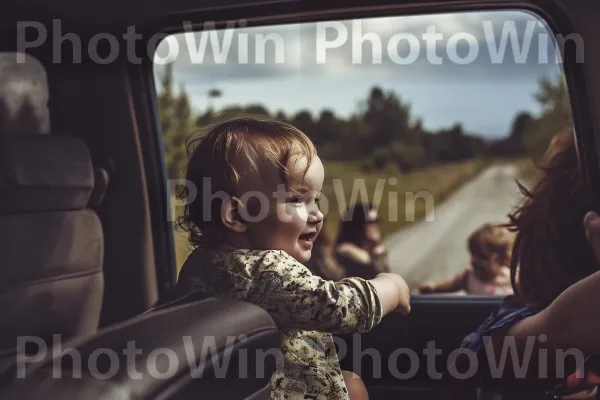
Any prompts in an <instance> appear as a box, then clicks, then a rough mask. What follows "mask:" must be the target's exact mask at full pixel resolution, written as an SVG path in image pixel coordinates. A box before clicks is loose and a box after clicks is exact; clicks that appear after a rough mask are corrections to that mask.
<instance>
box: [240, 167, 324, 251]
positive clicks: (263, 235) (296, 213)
mask: <svg viewBox="0 0 600 400" xmlns="http://www.w3.org/2000/svg"><path fill="white" fill-rule="evenodd" d="M306 165H307V161H306V159H305V158H300V159H296V160H292V162H290V165H288V168H289V171H290V185H289V187H288V189H287V190H282V191H281V193H278V194H277V195H276V196H274V195H273V193H272V192H271V193H268V198H269V199H270V202H269V210H268V213H267V214H266V217H265V218H263V219H260V220H259V221H257V222H253V223H251V224H249V225H248V231H247V240H248V242H249V243H250V244H251V245H252V246H253V247H254V248H257V249H264V250H283V251H285V252H286V253H288V254H289V255H290V256H292V257H294V258H295V259H296V260H298V261H299V262H301V263H304V262H307V261H308V260H310V258H311V253H312V248H313V242H314V239H315V238H316V237H317V235H318V234H319V232H320V231H321V228H322V227H323V214H322V212H321V210H320V209H319V204H318V201H319V200H318V197H319V195H320V192H321V189H322V187H323V180H324V176H325V171H324V169H323V164H322V163H321V160H320V159H319V158H318V157H314V158H313V159H312V163H311V165H310V166H309V168H308V170H306V174H305V175H304V177H303V174H304V171H305V168H306ZM303 178H304V179H303Z"/></svg>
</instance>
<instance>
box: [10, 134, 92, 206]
mask: <svg viewBox="0 0 600 400" xmlns="http://www.w3.org/2000/svg"><path fill="white" fill-rule="evenodd" d="M100 175H102V174H100ZM93 189H94V170H93V166H92V159H91V156H90V153H89V150H88V148H87V146H86V145H85V143H84V142H83V141H82V140H81V139H79V138H76V137H71V136H61V135H39V134H35V135H22V134H21V135H0V213H18V212H36V211H64V210H77V209H83V208H86V206H87V205H88V202H89V201H90V197H91V194H92V191H93ZM101 197H102V196H100V198H99V199H101ZM99 199H96V201H98V200H99Z"/></svg>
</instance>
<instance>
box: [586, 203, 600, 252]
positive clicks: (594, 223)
mask: <svg viewBox="0 0 600 400" xmlns="http://www.w3.org/2000/svg"><path fill="white" fill-rule="evenodd" d="M583 227H584V229H585V236H586V237H587V240H588V242H590V245H592V249H594V253H596V259H598V261H599V262H600V217H599V216H598V214H596V213H595V212H593V211H591V212H589V213H587V214H586V216H585V218H584V219H583Z"/></svg>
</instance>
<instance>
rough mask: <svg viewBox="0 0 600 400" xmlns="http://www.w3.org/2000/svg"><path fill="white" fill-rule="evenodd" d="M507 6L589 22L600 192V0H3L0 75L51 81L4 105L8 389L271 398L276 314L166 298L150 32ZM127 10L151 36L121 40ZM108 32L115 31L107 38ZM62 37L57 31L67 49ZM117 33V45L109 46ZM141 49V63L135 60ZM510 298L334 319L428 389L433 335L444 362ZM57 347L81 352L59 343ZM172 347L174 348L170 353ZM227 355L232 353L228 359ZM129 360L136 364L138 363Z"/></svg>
mask: <svg viewBox="0 0 600 400" xmlns="http://www.w3.org/2000/svg"><path fill="white" fill-rule="evenodd" d="M503 9H518V10H522V11H526V12H531V13H534V14H535V15H536V16H538V17H539V18H541V19H543V20H544V21H545V22H546V23H547V24H548V26H549V27H550V28H551V29H552V31H553V33H555V34H564V35H568V34H570V33H578V34H580V35H582V37H583V38H584V39H585V45H586V46H585V53H584V56H583V58H584V62H576V59H575V58H576V57H575V48H574V45H573V43H569V42H567V43H566V44H565V48H564V52H563V59H564V65H563V69H564V74H565V78H566V81H567V86H568V91H569V97H570V101H571V108H572V112H573V119H574V127H575V132H576V138H577V143H578V151H579V157H580V162H581V168H582V171H583V172H584V174H585V177H586V181H587V183H588V186H589V190H590V196H592V199H594V200H595V204H600V163H599V162H598V151H599V150H600V149H599V147H598V144H597V136H598V135H599V133H598V132H597V131H596V128H597V127H600V113H598V112H594V110H595V109H596V108H597V106H599V105H600V76H599V75H598V73H597V71H599V70H600V47H597V46H594V45H593V43H591V42H592V41H593V40H595V39H594V38H595V37H598V36H600V25H599V24H598V23H597V20H596V18H597V17H599V16H600V3H599V2H597V1H593V0H570V1H567V0H521V1H513V0H495V1H486V0H438V1H427V0H410V1H389V0H372V1H368V2H367V1H364V0H349V1H346V2H343V3H342V2H334V1H329V2H327V1H325V2H315V1H298V0H273V1H270V0H261V1H254V0H238V1H226V2H217V1H212V0H205V1H202V2H192V1H189V0H171V1H169V2H165V1H160V2H159V1H153V0H152V1H146V2H141V1H139V0H129V1H117V0H106V1H103V2H92V1H83V2H81V1H74V0H52V1H41V0H19V1H8V2H5V3H3V4H2V5H0V10H1V11H2V12H1V13H0V23H1V25H0V26H1V29H2V35H1V36H0V53H2V54H4V55H6V60H7V61H6V62H7V63H8V67H7V68H3V69H2V71H3V72H2V76H0V83H2V85H4V87H10V85H11V84H12V82H17V83H15V85H16V86H15V87H17V86H18V84H19V82H20V81H26V79H28V78H23V77H22V76H21V75H19V68H30V69H31V70H34V71H37V72H35V74H36V75H35V76H36V78H35V79H32V80H31V81H27V82H26V83H27V84H29V85H33V86H35V87H38V86H44V88H45V89H44V90H47V95H48V98H47V99H45V98H43V96H41V103H40V104H41V105H39V104H34V105H33V106H32V108H31V109H30V110H29V111H28V112H29V114H28V115H26V116H25V117H24V118H22V121H21V123H18V121H16V122H15V121H13V120H11V117H10V115H9V114H10V112H9V111H7V110H8V108H6V105H5V108H3V109H2V110H0V114H2V113H3V112H4V113H5V114H6V115H0V128H1V129H2V131H1V132H0V233H1V234H0V238H2V240H0V276H1V282H2V283H1V285H2V289H1V290H0V313H1V315H2V316H3V318H4V321H5V322H4V323H3V326H4V328H3V329H2V330H1V333H0V370H1V374H0V396H1V397H2V398H7V399H8V398H39V397H43V398H47V399H62V398H95V399H134V398H135V399H184V398H185V399H190V398H207V399H215V398H223V399H268V398H270V397H269V396H270V387H269V385H270V383H269V381H270V378H271V376H272V374H273V372H274V371H275V369H276V360H275V359H274V358H273V357H268V356H267V357H265V353H268V350H269V349H272V348H276V347H278V345H279V342H280V340H281V338H282V333H281V332H280V331H279V330H278V329H277V327H276V326H275V324H274V322H273V320H272V319H271V317H270V316H269V314H268V313H266V312H265V311H264V310H262V309H260V308H259V307H257V306H255V305H252V304H247V303H244V302H235V301H226V300H217V299H198V298H195V297H194V296H193V295H188V296H186V297H182V298H172V297H168V293H169V290H170V289H171V288H172V287H173V286H174V285H175V283H176V281H177V268H176V265H175V250H174V244H173V231H172V229H171V223H170V221H171V219H170V212H171V211H170V205H169V198H168V188H167V182H166V169H165V162H164V149H163V144H162V139H161V132H160V126H159V123H158V115H157V100H156V87H155V82H154V78H153V61H152V57H153V50H154V49H155V48H156V46H157V43H156V41H154V43H152V42H150V38H152V37H153V36H154V35H156V34H158V33H161V34H163V35H164V36H167V35H168V34H172V33H177V32H181V31H183V26H184V25H183V22H185V21H190V22H191V23H192V25H193V26H194V27H197V28H198V29H200V28H201V26H202V24H203V22H205V21H217V27H219V26H224V25H225V24H226V23H227V21H232V20H239V19H244V20H245V21H247V23H248V25H249V26H270V25H277V24H283V23H296V22H314V21H329V20H340V19H347V18H359V17H360V18H362V17H376V16H391V15H398V16H400V15H420V14H423V15H425V14H430V13H442V12H444V13H450V12H465V11H484V10H490V11H491V10H503ZM130 27H135V30H136V32H137V33H138V34H139V35H140V36H139V37H140V39H139V40H138V41H136V45H135V47H134V48H130V49H128V51H125V49H126V45H127V43H126V41H125V40H124V35H126V34H127V32H128V28H130ZM98 33H102V34H105V35H106V36H107V37H108V36H109V35H112V37H114V38H117V40H114V41H110V40H104V41H99V40H98V39H97V37H96V38H94V37H95V35H97V34H98ZM164 36H163V37H164ZM92 42H93V43H92ZM31 43H36V44H35V45H31ZM56 43H62V45H61V46H62V47H61V46H59V48H60V49H61V50H57V46H56ZM90 45H93V46H98V48H99V51H100V55H101V57H99V56H98V54H96V55H94V54H91V53H90V52H89V51H88V49H89V48H90ZM116 47H119V48H120V51H113V50H114V48H116ZM132 53H133V54H135V55H136V59H137V60H138V62H132V61H131V57H130V55H131V54H132ZM19 54H21V56H23V57H24V58H21V57H20V56H18V55H19ZM99 61H100V62H99ZM0 62H1V60H0ZM23 65H24V67H23ZM11 66H12V67H11ZM40 71H41V72H40ZM5 93H8V89H7V90H6V91H5ZM2 96H4V94H2ZM4 101H7V102H8V103H10V101H11V99H10V98H6V99H4ZM9 105H10V104H9ZM42 109H47V118H48V122H47V123H46V122H44V121H43V118H44V116H43V113H42V111H40V110H42ZM32 110H34V111H32ZM38 111H39V112H38ZM13 119H14V118H13ZM540 251H543V249H540ZM501 301H502V298H498V297H492V296H468V297H447V296H438V295H431V296H414V298H413V299H412V311H411V313H410V315H409V316H408V317H402V316H400V315H393V314H392V315H389V316H386V317H385V318H384V319H383V321H382V322H381V324H380V325H378V326H377V327H376V328H375V329H373V330H372V331H371V332H369V333H367V334H363V335H359V336H357V335H353V336H344V335H340V336H339V337H338V338H337V339H338V340H340V341H341V342H343V343H345V348H346V350H347V351H346V352H345V355H344V357H343V358H341V359H340V362H341V365H342V368H343V369H346V370H354V371H355V372H356V373H357V374H359V375H361V376H362V377H363V380H364V382H365V385H366V386H367V388H368V391H369V398H370V399H373V400H378V399H382V400H383V399H396V398H402V399H428V398H434V396H435V395H436V388H437V387H438V384H439V379H433V378H432V377H431V374H428V371H427V369H426V368H427V365H428V364H427V362H426V355H425V354H424V353H423V351H424V350H425V349H427V347H428V343H430V342H432V341H435V343H436V346H437V348H439V349H441V350H442V351H441V354H440V355H439V356H438V357H437V358H436V360H435V361H436V362H435V367H436V369H437V370H438V371H444V370H445V369H446V367H447V360H448V357H449V355H450V354H451V353H452V351H453V350H454V349H456V348H457V347H458V346H459V345H460V343H461V340H462V339H463V338H464V337H465V336H466V335H467V334H468V333H469V332H472V331H473V330H474V329H475V328H476V327H477V326H478V325H479V324H480V323H481V322H482V321H483V320H485V318H486V317H487V316H488V315H489V314H490V313H491V312H492V310H493V309H494V308H495V307H496V306H498V305H499V304H500V302H501ZM182 338H188V339H189V342H186V340H188V339H184V341H182ZM207 338H209V341H208V344H209V348H208V349H207V347H206V346H207V340H206V339H207ZM132 341H133V342H135V343H136V345H137V348H138V349H139V348H141V350H142V352H141V353H140V354H141V355H140V356H139V357H129V356H128V353H127V352H126V351H125V350H126V349H127V347H128V343H130V342H132ZM186 343H188V344H190V343H191V344H192V346H191V348H192V350H191V351H190V346H188V345H186ZM194 343H195V345H194ZM211 343H212V345H211ZM211 346H212V347H211ZM400 347H402V348H407V349H412V350H414V351H415V352H416V353H417V354H418V355H419V356H418V357H419V359H418V360H413V359H411V358H410V357H406V355H404V356H403V355H402V354H398V353H397V352H396V353H394V351H395V350H397V349H398V348H400ZM57 348H61V349H62V350H65V349H67V348H71V349H76V350H77V351H76V352H74V353H72V354H71V353H68V352H67V353H65V355H63V354H62V353H61V350H56V349H57ZM107 349H108V350H107ZM110 349H112V350H113V351H110ZM157 349H158V350H157ZM155 350H156V351H155ZM153 351H154V352H153ZM207 352H210V353H207ZM248 352H249V353H248ZM75 353H76V354H75ZM374 353H377V354H378V355H381V357H382V358H383V359H384V360H388V359H390V355H393V354H396V355H395V357H393V359H394V360H395V362H396V363H397V366H398V370H399V371H401V372H402V371H405V372H406V373H407V372H408V371H409V370H410V369H411V367H413V366H414V365H415V363H416V365H418V366H419V367H418V370H417V371H416V373H414V374H411V375H410V377H409V378H406V377H403V376H401V375H402V374H400V375H398V374H392V373H391V372H390V371H389V370H388V369H387V368H381V370H380V371H373V368H374V365H375V364H376V358H377V357H378V356H377V355H374ZM69 354H70V355H69ZM207 354H210V356H209V357H210V358H208V357H207ZM174 359H177V360H179V361H180V362H179V363H173V362H170V361H173V360H174ZM224 359H231V360H233V362H230V363H228V364H227V367H226V368H224V369H223V368H222V365H223V360H224ZM89 360H93V362H88V361H89ZM150 361H152V362H150ZM184 361H185V362H184ZM242 363H243V364H244V365H248V366H249V367H248V368H247V369H246V370H245V373H242V372H241V370H240V369H239V368H237V367H238V366H239V365H241V364H242ZM152 365H154V367H152ZM384 365H385V364H384ZM132 369H134V370H135V371H137V372H139V373H138V374H132V373H129V372H130V371H132ZM259 369H260V371H257V370H259ZM248 371H250V372H248ZM365 371H368V373H365ZM198 374H200V375H198ZM167 375H168V376H169V378H168V379H165V376H167ZM438 394H439V393H438Z"/></svg>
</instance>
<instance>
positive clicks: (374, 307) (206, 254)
mask: <svg viewBox="0 0 600 400" xmlns="http://www.w3.org/2000/svg"><path fill="white" fill-rule="evenodd" d="M194 142H195V143H197V146H196V147H195V149H193V151H192V153H191V157H190V160H189V164H188V169H187V177H186V179H187V180H188V182H189V183H191V184H193V185H195V187H196V188H197V193H198V194H199V195H198V197H197V198H196V199H194V200H193V201H190V202H188V203H187V205H186V207H185V210H184V213H183V215H182V217H181V218H180V220H179V226H180V227H182V228H183V229H184V230H185V231H187V232H188V233H189V241H190V243H191V244H192V245H193V246H194V247H195V250H194V251H193V252H192V253H191V254H190V256H189V257H188V259H187V260H186V262H185V263H184V265H183V267H182V270H181V273H180V275H179V282H178V284H177V290H183V291H188V292H189V291H201V292H203V293H205V294H206V296H211V297H217V298H229V299H237V300H241V301H247V302H251V303H254V304H256V305H258V306H260V307H262V308H263V309H265V310H266V311H267V312H269V314H270V315H271V316H272V318H273V319H274V321H275V323H276V324H277V326H278V328H279V329H280V330H281V331H282V332H283V333H284V335H285V338H284V340H283V341H282V343H281V351H282V354H283V366H280V367H278V369H277V371H276V372H275V374H274V376H273V378H272V380H271V388H272V395H271V398H272V399H307V398H314V399H340V400H348V399H351V400H355V399H356V400H359V399H367V398H368V395H367V392H366V389H365V387H364V384H363V383H362V380H361V379H360V378H359V377H358V376H357V375H354V374H352V373H348V372H343V371H342V370H341V368H340V364H339V360H338V357H337V354H336V350H335V346H334V342H333V337H332V335H331V334H332V333H340V334H341V333H359V332H368V331H369V330H371V329H372V328H373V327H374V326H375V325H377V324H378V323H379V322H380V320H381V318H382V317H383V316H384V315H386V314H388V313H389V312H392V311H398V312H401V313H402V314H405V315H406V314H408V313H409V311H410V304H409V290H408V287H407V285H406V283H405V282H404V280H403V279H402V278H401V277H400V276H398V275H395V274H390V273H385V274H380V275H378V276H377V277H375V278H374V279H371V280H365V279H360V278H346V279H342V280H341V281H339V282H337V283H336V282H333V281H327V280H324V279H322V278H320V277H318V276H314V275H312V273H311V272H310V270H309V269H308V268H306V267H305V266H304V265H303V263H306V262H307V261H309V260H310V258H311V252H312V249H313V243H314V241H315V239H316V238H317V236H318V235H319V233H320V231H321V228H322V226H323V214H322V212H321V210H320V208H319V196H320V191H321V189H322V185H323V180H324V169H323V164H322V163H321V160H320V159H319V157H318V155H317V152H316V149H315V147H314V145H313V143H312V142H311V141H310V140H309V139H308V137H307V136H306V135H305V134H304V133H303V132H301V131H299V130H298V129H296V128H294V127H293V126H291V125H288V124H284V123H280V122H274V121H262V120H256V119H252V118H243V119H240V118H238V119H233V120H230V121H227V122H224V123H221V124H219V125H217V126H215V127H214V128H213V129H211V130H210V132H209V133H208V134H207V135H206V136H205V137H203V138H200V139H198V140H196V141H194ZM194 142H192V144H194ZM190 190H191V189H190V188H187V189H185V190H184V191H183V192H182V193H181V194H180V196H181V197H183V198H186V199H187V198H188V195H189V193H190Z"/></svg>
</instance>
